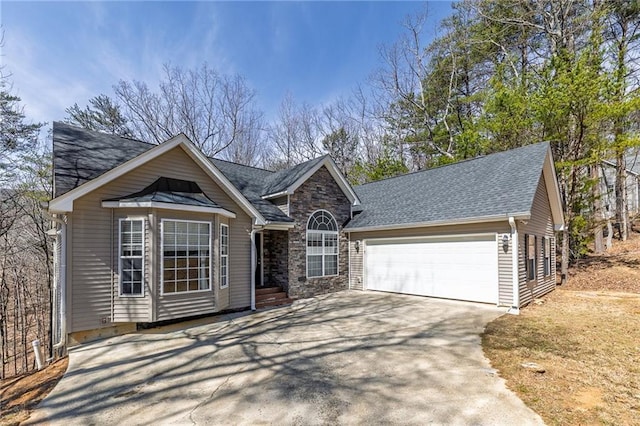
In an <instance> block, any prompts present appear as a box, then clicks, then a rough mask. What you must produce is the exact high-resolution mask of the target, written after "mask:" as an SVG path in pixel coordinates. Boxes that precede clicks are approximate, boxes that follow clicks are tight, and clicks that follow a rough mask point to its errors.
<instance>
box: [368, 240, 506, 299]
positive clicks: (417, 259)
mask: <svg viewBox="0 0 640 426" xmlns="http://www.w3.org/2000/svg"><path fill="white" fill-rule="evenodd" d="M366 250H367V251H366V255H365V257H366V282H367V288H368V289H370V290H379V291H390V292H396V293H407V294H416V295H422V296H432V297H442V298H450V299H459V300H471V301H478V302H487V303H497V300H498V253H497V243H496V239H495V235H489V236H482V237H478V236H473V237H467V238H464V237H463V238H450V239H446V238H444V239H443V238H438V239H431V240H390V241H384V240H383V241H368V242H367V248H366Z"/></svg>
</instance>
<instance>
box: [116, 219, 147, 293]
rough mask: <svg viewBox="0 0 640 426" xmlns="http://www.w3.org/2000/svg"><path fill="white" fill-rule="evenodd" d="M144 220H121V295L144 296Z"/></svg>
mask: <svg viewBox="0 0 640 426" xmlns="http://www.w3.org/2000/svg"><path fill="white" fill-rule="evenodd" d="M143 256H144V220H142V219H136V220H131V219H121V220H120V295H122V296H142V295H143V282H144V261H143Z"/></svg>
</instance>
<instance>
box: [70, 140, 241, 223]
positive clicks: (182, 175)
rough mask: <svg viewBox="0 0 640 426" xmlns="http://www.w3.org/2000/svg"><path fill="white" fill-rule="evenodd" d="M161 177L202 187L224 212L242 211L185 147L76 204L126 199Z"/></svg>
mask: <svg viewBox="0 0 640 426" xmlns="http://www.w3.org/2000/svg"><path fill="white" fill-rule="evenodd" d="M160 177H167V178H172V179H180V180H186V181H193V182H195V183H197V184H198V185H199V186H200V188H201V189H202V191H203V193H204V194H206V195H207V196H208V197H209V198H210V199H211V200H213V201H214V202H215V203H217V204H219V205H220V206H221V207H223V208H224V209H226V210H229V211H231V212H234V213H239V212H241V211H242V208H241V207H240V206H239V205H238V203H236V202H235V201H234V200H233V199H232V198H231V197H230V196H229V195H228V194H227V193H226V191H225V190H224V188H223V187H222V186H221V185H220V184H219V183H217V182H215V181H214V180H213V179H212V178H211V177H210V176H209V175H208V174H207V173H205V171H204V170H203V169H202V168H201V167H199V166H198V165H197V164H196V163H195V162H194V161H193V159H192V158H191V157H190V156H189V155H188V154H187V153H186V152H185V150H184V149H183V148H182V146H176V147H174V148H172V149H171V150H169V151H167V152H165V153H163V154H161V155H159V156H157V157H155V158H153V159H151V160H149V161H147V162H145V163H144V164H141V165H139V166H137V167H135V168H133V169H132V170H130V171H128V172H126V173H123V174H122V175H120V176H118V177H117V178H115V179H113V180H111V181H110V182H108V183H105V184H104V185H102V186H101V187H99V188H97V189H95V190H93V191H90V192H89V193H87V194H85V195H83V196H81V197H79V198H78V199H76V200H75V203H76V204H78V205H79V206H82V205H84V204H85V203H86V202H87V201H88V200H91V202H96V201H100V202H102V201H104V200H107V199H113V198H118V197H123V196H127V195H129V194H131V193H132V192H137V191H140V190H142V189H143V188H145V187H147V186H149V185H150V184H152V183H153V182H155V181H156V180H157V179H158V178H160Z"/></svg>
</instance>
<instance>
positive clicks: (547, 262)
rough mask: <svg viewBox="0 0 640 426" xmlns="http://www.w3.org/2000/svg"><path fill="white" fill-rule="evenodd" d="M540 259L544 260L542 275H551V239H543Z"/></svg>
mask: <svg viewBox="0 0 640 426" xmlns="http://www.w3.org/2000/svg"><path fill="white" fill-rule="evenodd" d="M542 258H543V259H544V275H545V276H547V275H551V238H550V237H544V239H543V243H542Z"/></svg>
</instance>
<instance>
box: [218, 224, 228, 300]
mask: <svg viewBox="0 0 640 426" xmlns="http://www.w3.org/2000/svg"><path fill="white" fill-rule="evenodd" d="M223 229H225V230H226V233H227V254H222V230H223ZM218 238H219V239H220V265H219V267H218V269H219V270H220V288H228V287H229V225H227V224H226V223H221V224H220V234H219V236H218ZM222 259H225V263H226V265H225V266H226V268H225V271H226V274H225V276H224V278H225V281H226V283H225V284H224V285H223V284H222V278H223V276H222Z"/></svg>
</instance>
